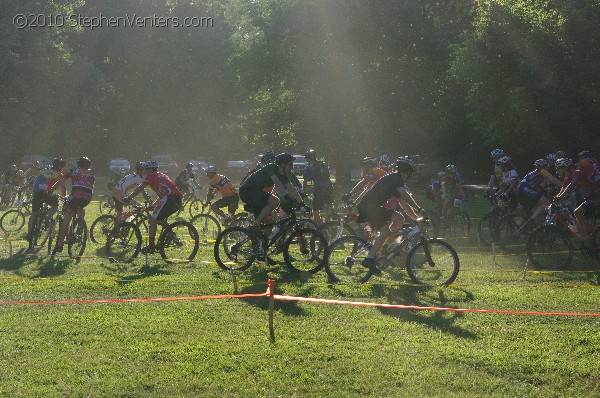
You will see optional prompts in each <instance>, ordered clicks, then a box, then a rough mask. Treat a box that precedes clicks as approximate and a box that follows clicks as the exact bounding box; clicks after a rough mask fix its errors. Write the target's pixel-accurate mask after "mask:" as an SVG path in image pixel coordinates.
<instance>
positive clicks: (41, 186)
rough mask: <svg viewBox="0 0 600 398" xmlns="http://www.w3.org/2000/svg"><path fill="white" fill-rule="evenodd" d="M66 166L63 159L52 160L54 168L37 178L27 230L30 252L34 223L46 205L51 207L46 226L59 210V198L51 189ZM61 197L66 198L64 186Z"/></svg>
mask: <svg viewBox="0 0 600 398" xmlns="http://www.w3.org/2000/svg"><path fill="white" fill-rule="evenodd" d="M65 166H66V163H65V161H64V160H63V159H60V158H54V159H53V160H52V168H51V169H49V170H41V172H40V174H39V175H38V176H37V178H36V181H35V184H34V186H33V198H32V200H31V216H30V217H29V223H28V228H27V240H28V241H29V247H28V249H27V250H28V251H31V250H33V239H32V236H31V232H32V228H33V222H34V220H35V219H36V217H37V216H38V214H39V213H40V211H41V210H42V206H43V204H44V203H47V204H48V205H49V206H50V209H49V210H48V213H47V214H46V219H45V220H42V222H43V224H44V225H48V223H49V221H50V220H51V219H52V217H53V216H54V214H55V213H56V210H58V196H56V195H52V190H51V188H52V187H53V186H54V184H55V183H56V182H57V181H58V180H60V179H61V178H62V177H63V174H62V170H63V168H64V167H65ZM60 188H61V195H62V196H66V194H67V190H66V188H65V186H64V185H62V186H61V187H60Z"/></svg>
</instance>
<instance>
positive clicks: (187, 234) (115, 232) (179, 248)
mask: <svg viewBox="0 0 600 398" xmlns="http://www.w3.org/2000/svg"><path fill="white" fill-rule="evenodd" d="M137 210H138V213H136V215H135V216H134V218H133V219H131V221H123V222H121V223H119V224H117V225H116V226H115V227H114V228H113V229H112V230H111V231H110V233H109V235H108V238H107V240H106V245H105V248H106V256H107V257H108V258H109V259H110V260H111V261H113V262H117V263H130V262H132V261H133V260H134V259H135V258H136V257H137V256H138V254H139V253H140V250H141V247H142V232H141V230H140V226H141V225H143V224H142V223H140V222H139V221H136V217H137V219H138V220H141V217H138V215H139V214H141V213H143V212H148V211H149V208H148V207H147V206H144V207H143V208H137ZM199 247H200V243H199V240H198V232H197V231H196V228H195V227H194V226H193V225H192V223H190V222H189V221H185V220H179V221H175V222H173V223H170V224H169V225H168V226H166V227H163V228H162V230H161V232H160V236H159V238H158V244H157V246H156V250H157V251H158V252H159V253H160V255H161V257H162V258H163V259H164V260H165V261H167V262H189V261H191V260H193V259H194V258H195V257H196V253H198V248H199Z"/></svg>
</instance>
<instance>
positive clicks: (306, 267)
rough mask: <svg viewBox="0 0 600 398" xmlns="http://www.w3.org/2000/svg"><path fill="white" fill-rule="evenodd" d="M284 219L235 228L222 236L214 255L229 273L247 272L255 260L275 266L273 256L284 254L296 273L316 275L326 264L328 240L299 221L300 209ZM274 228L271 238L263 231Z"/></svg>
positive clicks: (224, 232) (216, 244)
mask: <svg viewBox="0 0 600 398" xmlns="http://www.w3.org/2000/svg"><path fill="white" fill-rule="evenodd" d="M288 210H290V211H289V214H288V215H287V216H285V217H284V218H282V219H280V220H278V221H276V222H273V223H269V224H264V225H262V226H261V227H241V226H234V227H230V228H227V229H225V230H224V231H223V232H221V233H220V234H219V236H218V237H217V239H216V241H215V244H214V256H215V260H216V261H217V264H218V265H219V267H221V268H222V269H224V270H226V271H243V270H246V269H248V268H249V267H250V266H251V265H252V264H253V263H254V261H255V260H259V261H264V262H265V264H267V265H268V264H269V263H272V262H273V261H272V260H271V256H274V255H277V254H279V253H283V258H284V262H285V264H286V266H287V267H288V268H289V269H290V270H291V271H293V272H308V273H311V274H314V273H316V272H318V271H319V270H320V269H321V268H323V265H324V258H325V253H326V251H327V239H326V238H325V236H323V234H322V233H320V232H319V231H318V230H317V229H315V228H311V227H305V226H304V225H306V224H305V223H304V221H303V220H298V219H297V216H296V210H298V207H294V208H292V209H288ZM270 228H272V229H271V231H270V234H269V235H267V234H265V233H264V232H263V229H270Z"/></svg>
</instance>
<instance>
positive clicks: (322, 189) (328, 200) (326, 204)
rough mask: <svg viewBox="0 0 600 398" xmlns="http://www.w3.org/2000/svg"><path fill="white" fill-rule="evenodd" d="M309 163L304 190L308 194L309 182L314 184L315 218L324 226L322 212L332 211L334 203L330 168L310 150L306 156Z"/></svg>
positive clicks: (306, 169)
mask: <svg viewBox="0 0 600 398" xmlns="http://www.w3.org/2000/svg"><path fill="white" fill-rule="evenodd" d="M304 157H305V158H306V161H307V163H308V164H307V165H306V168H305V169H304V181H303V182H302V188H303V190H304V192H306V188H307V187H308V182H309V181H312V182H313V204H312V208H313V218H314V220H315V222H316V223H317V224H319V225H320V224H322V223H323V219H322V218H321V210H323V209H328V210H329V209H331V204H332V203H333V184H332V183H331V179H330V178H329V167H327V165H326V164H325V162H323V161H321V160H317V152H316V151H315V150H314V149H309V150H308V151H307V152H306V154H305V155H304Z"/></svg>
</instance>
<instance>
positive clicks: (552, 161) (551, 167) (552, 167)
mask: <svg viewBox="0 0 600 398" xmlns="http://www.w3.org/2000/svg"><path fill="white" fill-rule="evenodd" d="M556 159H557V157H556V154H555V153H549V154H548V155H546V161H547V162H548V168H547V170H548V172H549V173H550V174H552V175H553V176H554V177H556Z"/></svg>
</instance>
